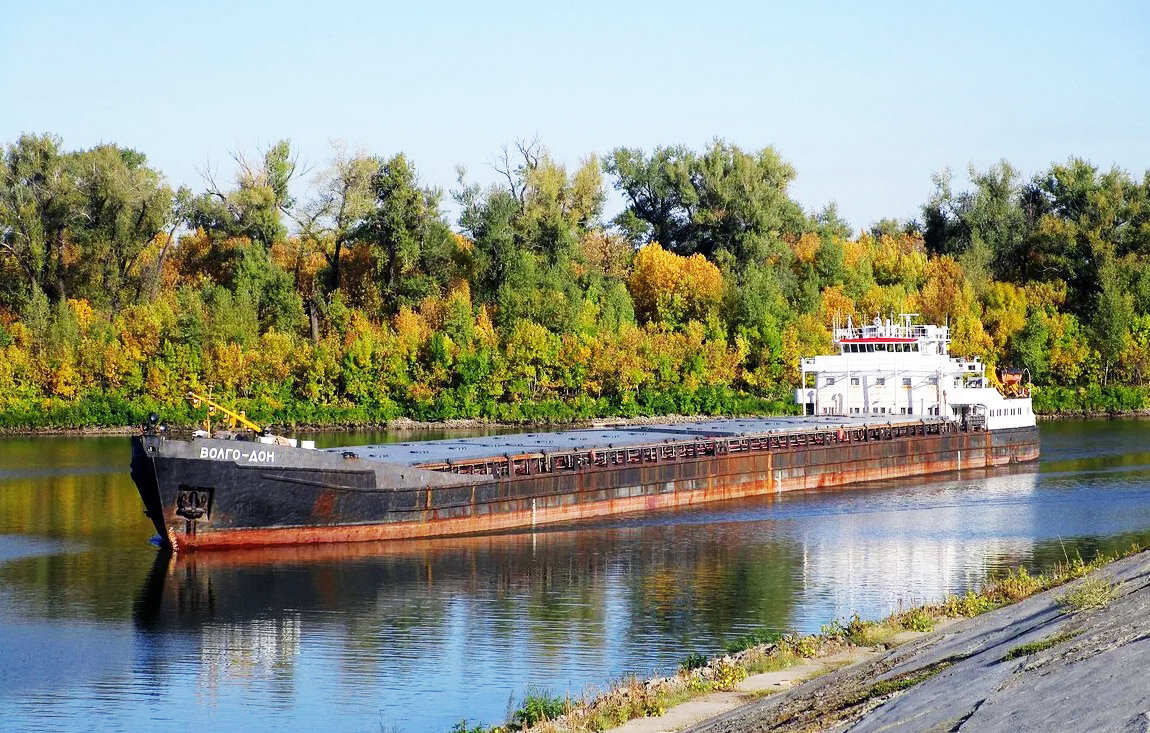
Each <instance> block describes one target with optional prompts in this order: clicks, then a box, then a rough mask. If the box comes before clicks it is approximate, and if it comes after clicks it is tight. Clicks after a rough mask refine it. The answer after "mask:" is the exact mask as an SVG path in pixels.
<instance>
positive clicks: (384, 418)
mask: <svg viewBox="0 0 1150 733" xmlns="http://www.w3.org/2000/svg"><path fill="white" fill-rule="evenodd" d="M220 399H221V400H222V401H223V402H225V403H226V404H228V405H231V406H234V407H235V408H236V409H240V410H244V411H245V412H246V413H247V414H248V416H249V417H251V418H252V419H253V420H255V421H257V422H259V423H261V424H266V425H276V426H280V427H284V428H287V429H300V428H318V429H323V428H364V427H383V426H388V425H391V424H394V423H397V422H398V423H400V424H405V425H409V426H410V425H426V426H431V425H443V424H454V425H458V426H461V427H462V426H467V425H478V424H484V423H504V424H567V423H575V422H580V421H586V420H597V419H609V418H642V417H660V416H664V415H784V414H795V412H796V408H795V405H794V404H793V403H791V402H790V401H789V400H788V399H787V397H786V396H783V395H781V394H778V393H775V394H770V395H767V396H763V395H757V394H749V393H746V392H740V391H737V390H734V389H732V388H730V387H727V386H712V385H705V386H701V387H699V388H697V389H695V390H686V389H682V388H671V389H666V390H650V389H648V390H641V391H639V392H638V393H637V394H635V395H633V396H631V397H629V398H627V399H624V400H618V399H610V398H606V397H601V398H593V397H589V396H587V395H579V396H575V397H572V398H569V399H558V398H551V399H538V400H517V401H512V402H499V401H492V400H489V401H485V402H484V401H479V402H476V401H473V400H469V399H467V397H466V396H463V395H456V394H454V393H450V392H448V393H445V394H443V395H441V396H440V398H438V399H436V400H434V401H429V402H410V401H409V402H404V403H399V402H394V401H391V400H387V399H383V400H377V401H372V402H366V403H353V402H344V403H336V404H325V403H321V402H311V401H306V400H299V399H293V398H290V397H289V398H283V397H274V396H262V397H246V398H245V397H229V396H228V395H224V396H221V397H220ZM1034 409H1035V412H1037V413H1038V414H1039V415H1042V416H1046V417H1080V416H1087V415H1092V416H1122V415H1143V414H1150V387H1143V386H1133V387H1130V386H1121V385H1111V386H1107V387H1102V386H1098V385H1093V386H1090V387H1041V388H1038V389H1035V390H1034ZM151 412H155V413H157V414H159V415H161V416H162V417H163V419H164V420H165V422H167V423H169V424H172V425H191V424H193V423H195V422H197V421H198V420H200V419H202V417H203V409H202V408H201V409H199V410H196V409H194V408H193V407H192V406H191V405H190V404H188V403H187V402H182V401H180V402H163V401H160V400H156V399H153V398H151V397H128V396H125V395H122V394H117V393H90V394H86V395H83V396H81V397H76V398H63V397H14V396H7V397H2V398H0V432H8V433H37V432H58V431H61V430H85V429H101V428H122V427H131V426H136V425H139V424H140V423H141V422H143V421H144V420H145V419H146V418H147V416H148V414H149V413H151Z"/></svg>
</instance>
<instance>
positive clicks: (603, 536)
mask: <svg viewBox="0 0 1150 733" xmlns="http://www.w3.org/2000/svg"><path fill="white" fill-rule="evenodd" d="M361 437H363V436H350V435H326V436H320V442H321V444H326V445H337V444H346V443H351V442H357V440H358V439H359V438H361ZM373 437H375V438H377V439H378V438H379V436H373ZM394 437H395V438H398V439H409V438H410V434H406V435H400V436H394ZM431 437H439V436H431ZM1042 452H1043V458H1042V461H1041V462H1040V464H1038V465H1036V466H1029V467H1026V468H1025V469H1023V470H1013V471H1006V472H994V473H967V474H961V475H958V474H952V475H947V476H943V477H932V478H929V479H918V480H905V481H894V482H887V483H882V484H870V485H868V486H867V487H866V488H863V489H854V490H849V491H845V490H837V491H819V492H803V493H796V494H788V495H784V496H782V497H781V498H774V497H771V498H761V499H756V500H754V501H741V502H738V503H729V504H723V505H716V506H713V507H710V508H706V509H695V510H691V511H679V512H675V513H661V514H651V515H645V516H640V517H633V518H627V519H618V520H615V521H610V522H604V523H601V524H598V525H594V526H587V525H583V526H581V527H580V528H579V529H570V528H568V529H563V530H552V531H545V532H535V533H529V534H510V535H502V536H497V537H486V538H473V539H457V540H444V541H434V542H430V541H429V542H411V543H397V544H390V545H388V544H360V545H348V546H341V547H331V548H321V549H319V550H299V549H289V550H283V549H280V550H275V551H246V552H239V553H203V554H201V555H200V556H195V557H193V558H191V559H190V560H188V561H185V560H180V561H179V562H169V561H168V559H167V558H165V557H164V556H162V555H160V554H159V553H157V552H156V550H155V548H154V547H152V546H151V545H150V544H149V543H148V537H149V536H151V535H152V534H153V530H152V528H151V526H150V524H149V523H148V522H147V520H146V519H145V518H144V516H143V514H142V508H141V506H140V502H139V498H138V496H137V495H136V492H135V489H134V487H133V486H132V483H131V480H130V479H129V478H128V475H127V462H128V458H129V449H128V441H127V439H126V438H85V439H78V438H35V439H3V440H0V730H2V731H10V730H82V731H93V730H144V729H147V728H154V727H155V726H157V725H161V726H182V727H187V726H188V725H189V724H190V725H191V726H192V728H193V729H201V730H202V729H210V730H239V729H243V730H245V731H258V730H298V729H312V728H317V727H320V726H323V727H324V728H326V729H328V730H332V731H335V730H350V731H381V730H384V731H400V732H402V733H413V732H415V731H446V730H448V729H449V728H450V727H451V726H452V725H453V724H454V723H455V722H456V721H458V720H460V719H461V718H467V719H469V720H470V721H472V723H477V722H482V723H495V722H500V721H502V720H503V719H504V717H505V715H506V712H507V709H508V703H509V701H510V700H518V699H520V698H521V697H522V695H523V693H524V692H525V690H526V689H527V688H528V687H532V686H533V687H536V688H538V689H544V690H548V691H550V692H552V693H564V692H570V693H573V694H576V695H578V694H581V693H583V692H585V691H586V690H588V689H589V688H592V687H595V686H598V685H603V684H605V683H607V682H609V681H611V680H614V679H618V678H619V677H622V676H624V675H628V674H639V675H643V676H646V675H650V674H652V673H666V672H670V671H673V670H674V669H675V668H676V667H677V665H678V662H679V660H681V659H682V658H683V657H684V656H686V654H687V653H689V652H692V651H700V652H713V651H715V650H717V649H718V648H719V647H720V646H721V644H722V642H723V640H724V639H729V638H731V637H733V636H737V635H739V634H741V633H744V632H746V631H747V630H749V629H752V628H755V627H759V626H768V627H772V628H778V629H787V630H799V631H807V632H809V631H817V630H818V628H819V626H820V625H821V624H822V623H825V622H826V621H828V620H831V619H834V618H845V617H847V616H849V615H850V614H852V613H854V612H856V611H857V612H858V613H860V614H861V615H862V616H863V617H877V616H881V615H884V614H886V613H889V612H890V611H892V610H895V609H897V608H898V606H899V604H904V605H905V604H911V603H916V602H923V601H932V600H937V599H939V598H941V597H942V596H943V595H944V594H946V593H948V592H957V591H962V590H964V589H966V588H968V587H971V586H972V585H975V584H977V583H978V582H979V581H980V580H981V579H983V578H984V577H985V576H986V574H987V573H989V572H995V571H1001V570H1002V569H1004V568H1006V567H1012V566H1018V565H1024V566H1028V567H1031V568H1041V567H1044V566H1048V565H1050V564H1053V563H1054V562H1056V561H1059V560H1061V559H1063V557H1064V555H1065V554H1070V555H1072V554H1073V553H1074V552H1079V553H1081V554H1082V555H1083V556H1084V557H1086V558H1089V557H1090V556H1092V554H1093V553H1095V552H1097V551H1098V549H1099V548H1104V549H1105V548H1115V547H1118V546H1126V545H1129V543H1130V542H1131V541H1133V540H1136V539H1137V540H1150V422H1139V421H1127V422H1060V423H1048V424H1044V425H1043V426H1042Z"/></svg>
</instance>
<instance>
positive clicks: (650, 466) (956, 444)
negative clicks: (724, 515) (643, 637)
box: [131, 314, 1039, 552]
mask: <svg viewBox="0 0 1150 733" xmlns="http://www.w3.org/2000/svg"><path fill="white" fill-rule="evenodd" d="M912 318H913V314H907V315H904V316H903V317H902V319H901V321H900V322H895V321H892V320H885V321H883V320H878V319H876V320H875V321H874V323H873V324H869V325H865V326H861V327H858V328H856V327H855V326H854V325H853V323H851V322H850V321H848V322H847V324H846V325H845V327H843V328H835V329H834V344H835V346H836V348H837V350H838V353H836V354H831V355H825V356H815V357H811V358H804V359H802V360H801V363H800V365H799V366H800V373H801V375H802V381H801V383H800V385H799V386H798V387H797V388H796V390H795V400H796V402H797V404H798V406H799V407H800V411H801V412H802V413H803V414H802V415H798V416H794V417H775V418H715V419H702V420H692V421H685V422H662V423H652V424H644V425H614V426H612V425H600V426H596V427H591V428H584V429H578V430H565V431H561V432H534V433H522V434H516V435H491V436H484V437H473V438H458V439H448V440H431V441H421V442H406V443H387V444H378V445H354V446H346V447H339V448H327V449H320V450H317V449H316V448H315V447H314V443H309V442H306V441H304V442H298V441H295V440H289V439H285V438H282V437H278V436H272V435H267V434H262V433H261V431H259V429H258V426H256V425H254V424H252V423H250V422H249V421H247V420H246V419H245V418H243V416H242V415H235V414H234V413H229V412H227V410H226V409H225V408H223V407H218V409H219V410H220V411H223V412H224V413H227V414H228V415H230V416H231V417H232V418H234V419H235V420H238V421H239V422H240V423H243V424H246V425H247V426H248V427H249V428H250V430H248V431H245V430H242V429H241V430H233V429H227V430H212V429H211V426H210V424H209V425H208V426H207V427H206V429H204V430H199V431H196V432H195V433H193V434H192V435H190V436H187V437H175V436H174V435H173V434H171V433H170V431H167V430H166V429H165V428H164V426H163V425H162V424H160V423H159V421H158V420H156V419H153V420H151V421H150V424H149V425H146V426H144V428H143V430H142V431H141V434H140V435H137V436H133V438H132V465H131V472H132V478H133V480H134V481H135V483H136V486H137V488H138V489H139V492H140V497H141V498H142V500H143V503H144V508H145V513H146V514H147V516H148V517H149V518H151V520H152V522H153V524H154V525H155V527H156V531H157V533H158V534H159V537H160V541H161V543H162V544H163V545H165V546H167V547H170V548H171V549H173V550H176V551H178V552H186V551H191V550H200V549H221V548H235V547H256V546H267V545H289V544H311V543H325V542H352V541H368V540H376V541H378V540H405V539H416V538H429V537H439V536H451V535H467V534H478V533H488V532H500V531H512V530H521V529H524V528H530V527H535V526H539V525H548V524H555V523H560V522H573V521H578V520H588V519H601V518H603V517H606V516H609V515H617V514H624V513H631V512H649V511H656V510H669V509H674V508H676V507H687V506H694V505H698V504H704V503H708V502H716V501H723V500H728V499H738V498H745V497H751V496H756V495H764V494H777V493H782V492H786V491H796V490H801V489H813V488H820V487H833V486H843V485H846V484H852V483H857V482H863V481H872V480H876V479H890V478H898V477H906V476H919V475H925V474H933V473H939V472H944V471H956V470H962V469H968V468H984V467H989V466H997V465H1004V464H1009V463H1018V462H1023V461H1033V460H1036V459H1037V458H1038V453H1039V440H1038V430H1037V427H1036V424H1035V417H1034V412H1033V409H1032V405H1031V399H1030V395H1029V392H1028V390H1027V389H1026V388H1025V387H1023V386H1021V384H1020V383H1019V382H1018V380H1012V381H1010V382H1009V388H1007V389H998V388H996V387H994V386H992V385H991V381H990V379H989V378H988V377H987V375H986V369H985V366H984V365H983V364H982V363H981V362H980V360H978V359H977V358H975V359H969V360H968V359H962V358H956V357H953V356H951V355H950V353H949V345H950V334H949V329H948V328H947V327H946V326H936V325H917V324H914V323H913V321H912ZM212 407H213V408H216V407H217V406H215V405H214V403H213V405H212ZM241 427H242V425H241Z"/></svg>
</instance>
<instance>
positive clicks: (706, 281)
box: [628, 242, 723, 326]
mask: <svg viewBox="0 0 1150 733" xmlns="http://www.w3.org/2000/svg"><path fill="white" fill-rule="evenodd" d="M628 287H629V289H630V291H631V298H632V300H633V301H634V302H635V312H636V315H638V316H639V317H640V318H642V319H644V320H647V321H660V322H662V323H665V324H668V325H672V326H679V325H682V324H685V323H686V322H687V321H690V320H699V321H705V320H706V319H707V316H708V315H710V314H712V313H713V312H714V311H715V309H716V308H717V307H718V304H719V300H720V299H721V298H722V295H723V275H722V273H721V272H719V268H717V267H715V265H714V264H712V263H711V262H709V261H708V260H707V259H706V258H705V257H703V256H702V255H701V254H693V255H691V256H690V257H682V256H680V255H677V254H675V253H674V252H668V251H667V250H665V249H663V248H662V247H661V246H660V245H659V243H658V242H653V243H651V244H648V245H647V246H645V247H643V248H642V249H640V250H639V252H638V253H637V254H636V255H635V261H634V263H633V267H632V271H631V278H630V280H629V282H628Z"/></svg>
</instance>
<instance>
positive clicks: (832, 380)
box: [823, 377, 835, 387]
mask: <svg viewBox="0 0 1150 733" xmlns="http://www.w3.org/2000/svg"><path fill="white" fill-rule="evenodd" d="M834 383H835V378H834V377H827V378H826V379H825V380H824V381H823V385H824V386H826V387H833V386H834Z"/></svg>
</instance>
